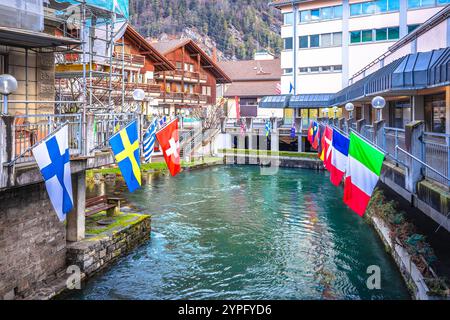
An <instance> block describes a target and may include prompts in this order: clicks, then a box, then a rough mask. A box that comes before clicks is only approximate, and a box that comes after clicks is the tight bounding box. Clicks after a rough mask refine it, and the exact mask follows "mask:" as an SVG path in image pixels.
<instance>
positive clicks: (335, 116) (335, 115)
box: [333, 107, 339, 119]
mask: <svg viewBox="0 0 450 320" xmlns="http://www.w3.org/2000/svg"><path fill="white" fill-rule="evenodd" d="M338 110H339V108H338V107H333V112H334V118H335V119H337V113H338Z"/></svg>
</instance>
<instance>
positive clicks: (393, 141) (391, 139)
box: [380, 127, 406, 163]
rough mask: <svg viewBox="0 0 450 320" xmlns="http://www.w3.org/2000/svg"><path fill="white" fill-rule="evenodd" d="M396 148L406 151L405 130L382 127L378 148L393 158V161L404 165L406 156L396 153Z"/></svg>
mask: <svg viewBox="0 0 450 320" xmlns="http://www.w3.org/2000/svg"><path fill="white" fill-rule="evenodd" d="M396 146H399V147H400V148H402V149H403V150H405V149H406V144H405V130H404V129H399V128H391V127H384V128H383V135H382V142H381V145H380V147H381V148H382V149H383V150H385V151H386V152H387V153H388V154H390V155H391V156H392V157H394V159H396V160H399V161H400V162H402V163H405V160H406V155H405V154H404V153H401V152H398V149H397V148H396Z"/></svg>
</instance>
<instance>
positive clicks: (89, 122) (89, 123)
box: [85, 114, 107, 155]
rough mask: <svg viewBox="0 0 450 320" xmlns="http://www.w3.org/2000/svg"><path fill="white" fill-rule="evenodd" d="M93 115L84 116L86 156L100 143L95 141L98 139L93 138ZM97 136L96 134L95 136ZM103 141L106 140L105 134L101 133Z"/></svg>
mask: <svg viewBox="0 0 450 320" xmlns="http://www.w3.org/2000/svg"><path fill="white" fill-rule="evenodd" d="M94 122H95V121H94V114H87V115H86V139H85V141H86V144H87V153H88V155H89V154H90V153H91V151H92V150H93V149H94V148H95V147H97V145H98V144H99V143H101V142H102V141H97V139H98V137H95V136H94V132H95V130H94ZM97 135H98V134H97ZM101 135H102V137H103V139H106V138H107V137H105V133H103V132H102V133H101Z"/></svg>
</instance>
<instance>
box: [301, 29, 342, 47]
mask: <svg viewBox="0 0 450 320" xmlns="http://www.w3.org/2000/svg"><path fill="white" fill-rule="evenodd" d="M341 45H342V32H334V33H324V34H312V35H309V36H300V37H299V48H300V49H307V48H319V47H320V48H327V47H333V46H336V47H339V46H341Z"/></svg>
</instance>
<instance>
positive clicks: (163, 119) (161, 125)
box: [159, 116, 167, 128]
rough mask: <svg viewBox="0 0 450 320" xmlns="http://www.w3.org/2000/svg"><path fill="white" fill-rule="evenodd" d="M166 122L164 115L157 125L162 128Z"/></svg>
mask: <svg viewBox="0 0 450 320" xmlns="http://www.w3.org/2000/svg"><path fill="white" fill-rule="evenodd" d="M166 123H167V117H166V116H164V117H163V118H162V119H161V120H160V121H159V126H160V127H161V128H162V127H164V126H165V125H166Z"/></svg>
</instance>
